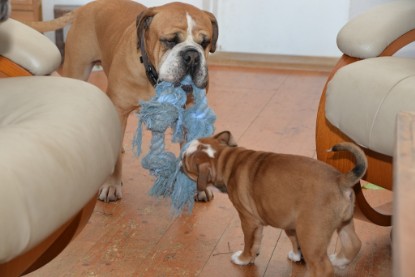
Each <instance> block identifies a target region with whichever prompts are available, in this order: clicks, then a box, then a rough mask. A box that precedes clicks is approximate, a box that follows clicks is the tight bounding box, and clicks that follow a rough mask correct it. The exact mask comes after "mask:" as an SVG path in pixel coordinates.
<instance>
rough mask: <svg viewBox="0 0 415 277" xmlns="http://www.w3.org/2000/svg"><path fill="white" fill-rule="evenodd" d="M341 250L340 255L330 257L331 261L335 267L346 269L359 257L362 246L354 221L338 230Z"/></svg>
mask: <svg viewBox="0 0 415 277" xmlns="http://www.w3.org/2000/svg"><path fill="white" fill-rule="evenodd" d="M337 233H338V235H339V239H340V243H341V249H340V250H339V251H338V253H336V254H333V255H331V256H330V261H331V263H332V264H333V265H334V266H337V267H345V266H346V265H348V264H349V263H350V262H351V261H353V259H354V258H355V257H356V256H357V254H358V253H359V251H360V248H361V246H362V242H361V241H360V239H359V238H358V236H357V234H356V232H355V230H354V223H353V219H351V220H350V221H348V222H346V223H345V224H343V225H342V226H340V227H339V228H338V229H337Z"/></svg>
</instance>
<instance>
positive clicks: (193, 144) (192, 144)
mask: <svg viewBox="0 0 415 277" xmlns="http://www.w3.org/2000/svg"><path fill="white" fill-rule="evenodd" d="M199 144H200V142H199V141H198V140H197V139H195V140H192V141H191V142H190V144H189V146H188V147H187V149H186V151H184V154H185V155H186V156H187V155H191V154H193V153H194V152H196V150H197V147H198V146H199Z"/></svg>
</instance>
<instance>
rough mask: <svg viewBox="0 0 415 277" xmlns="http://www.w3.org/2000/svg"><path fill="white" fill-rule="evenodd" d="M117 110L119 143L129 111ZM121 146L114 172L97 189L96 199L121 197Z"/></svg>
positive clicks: (105, 200) (115, 199) (106, 199)
mask: <svg viewBox="0 0 415 277" xmlns="http://www.w3.org/2000/svg"><path fill="white" fill-rule="evenodd" d="M117 110H118V114H119V116H120V120H121V133H122V135H121V137H122V139H121V143H122V141H123V139H124V133H125V128H126V126H127V119H128V114H129V113H122V112H120V111H119V109H117ZM122 156H123V147H121V151H120V153H119V155H118V160H117V163H116V164H115V167H114V172H113V173H112V174H111V175H110V176H109V177H108V178H107V180H106V181H105V183H104V184H103V185H102V186H101V188H100V189H99V196H98V199H99V200H101V201H104V202H111V201H117V200H118V199H121V198H122V180H121V176H122V158H123V157H122Z"/></svg>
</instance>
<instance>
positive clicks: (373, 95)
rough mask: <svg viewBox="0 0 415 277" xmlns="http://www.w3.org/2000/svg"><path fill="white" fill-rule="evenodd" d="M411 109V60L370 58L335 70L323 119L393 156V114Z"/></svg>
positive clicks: (414, 88) (414, 77)
mask: <svg viewBox="0 0 415 277" xmlns="http://www.w3.org/2000/svg"><path fill="white" fill-rule="evenodd" d="M400 111H415V60H414V59H408V58H399V57H379V58H370V59H365V60H361V61H358V62H354V63H352V64H349V65H346V66H344V67H342V68H341V69H339V70H338V71H337V72H336V74H335V75H334V76H333V78H332V80H331V81H330V82H329V84H328V87H327V94H326V118H327V119H328V121H329V122H330V123H331V124H333V125H334V126H335V127H337V128H339V129H340V130H341V131H342V132H343V133H344V134H346V135H347V136H348V137H350V138H351V139H352V140H354V141H355V142H356V143H358V144H360V145H362V146H364V147H366V148H369V149H371V150H374V151H376V152H379V153H382V154H385V155H388V156H393V151H394V146H395V128H396V127H395V126H396V117H397V114H398V112H400Z"/></svg>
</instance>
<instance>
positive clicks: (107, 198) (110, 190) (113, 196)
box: [98, 182, 122, 203]
mask: <svg viewBox="0 0 415 277" xmlns="http://www.w3.org/2000/svg"><path fill="white" fill-rule="evenodd" d="M121 198H122V182H120V183H117V184H111V183H110V182H106V183H105V184H103V185H102V186H101V187H100V189H99V195H98V199H99V200H101V201H104V202H106V203H108V202H114V201H117V200H119V199H121Z"/></svg>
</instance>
